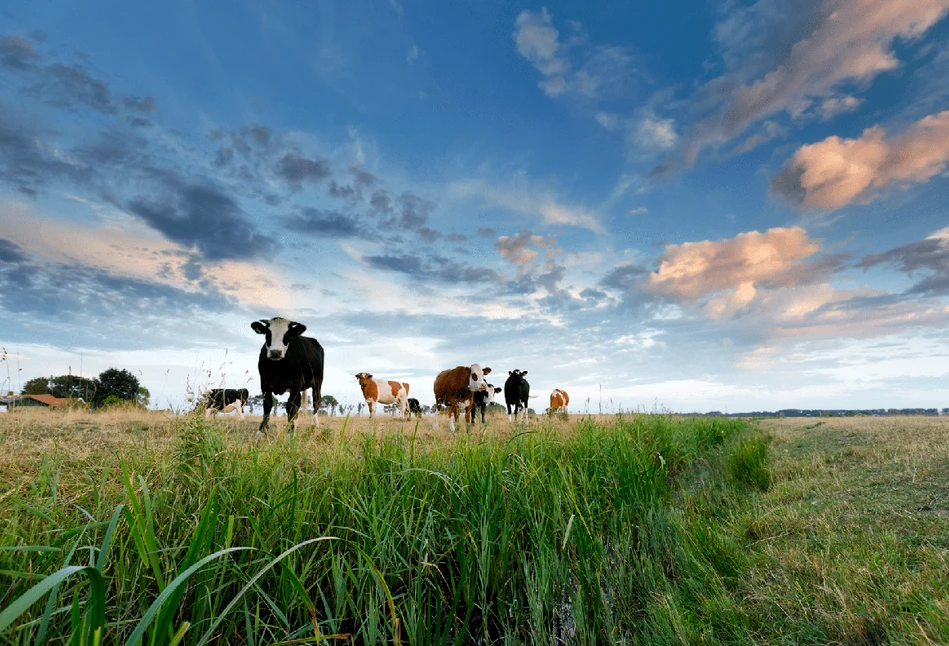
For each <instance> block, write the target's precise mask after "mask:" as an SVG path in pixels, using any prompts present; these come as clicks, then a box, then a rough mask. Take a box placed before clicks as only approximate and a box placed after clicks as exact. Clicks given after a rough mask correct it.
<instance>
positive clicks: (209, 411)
mask: <svg viewBox="0 0 949 646" xmlns="http://www.w3.org/2000/svg"><path fill="white" fill-rule="evenodd" d="M249 396H250V393H248V392H247V389H246V388H212V389H211V390H209V391H208V392H206V393H204V396H203V397H201V401H199V402H198V406H201V407H203V408H204V417H205V418H208V417H211V416H212V415H217V414H218V413H230V412H231V411H235V410H236V411H237V416H238V418H240V420H241V421H244V406H246V405H247V399H248V397H249Z"/></svg>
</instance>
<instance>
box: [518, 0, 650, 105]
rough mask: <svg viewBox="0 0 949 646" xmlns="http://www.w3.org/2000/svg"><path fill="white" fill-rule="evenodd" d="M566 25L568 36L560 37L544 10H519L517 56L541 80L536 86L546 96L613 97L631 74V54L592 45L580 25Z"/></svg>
mask: <svg viewBox="0 0 949 646" xmlns="http://www.w3.org/2000/svg"><path fill="white" fill-rule="evenodd" d="M568 24H569V26H570V28H571V34H570V35H569V36H567V37H566V38H562V37H561V34H560V31H559V30H558V29H557V28H556V27H554V24H553V18H552V16H551V15H550V13H549V12H548V11H547V9H546V8H542V9H541V10H540V11H530V10H525V11H522V12H521V13H520V14H519V15H518V17H517V20H515V21H514V33H513V37H514V42H515V45H516V47H517V51H518V53H519V54H520V55H521V56H523V57H524V58H525V59H527V60H528V61H529V62H530V63H531V64H532V65H533V66H534V68H535V69H537V71H538V72H540V73H541V75H542V77H543V78H542V80H541V81H539V82H538V83H537V85H538V87H540V88H541V89H542V90H543V91H544V94H546V95H547V96H549V97H557V96H561V95H575V96H579V97H584V98H587V99H594V98H598V97H601V96H604V95H610V94H614V93H615V91H616V89H617V88H618V87H621V86H622V85H623V83H624V82H625V81H626V79H627V78H628V77H629V75H630V72H629V70H630V65H631V63H632V56H631V54H630V53H629V51H628V50H627V49H625V48H623V47H618V46H610V45H597V46H594V45H591V44H590V43H589V42H588V41H587V38H586V36H585V34H584V32H583V26H582V25H581V24H580V23H578V22H574V21H568Z"/></svg>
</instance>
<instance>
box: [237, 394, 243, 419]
mask: <svg viewBox="0 0 949 646" xmlns="http://www.w3.org/2000/svg"><path fill="white" fill-rule="evenodd" d="M237 419H239V420H240V421H242V422H243V421H244V402H242V401H241V400H240V399H238V400H237Z"/></svg>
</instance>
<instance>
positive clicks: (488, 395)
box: [465, 384, 501, 424]
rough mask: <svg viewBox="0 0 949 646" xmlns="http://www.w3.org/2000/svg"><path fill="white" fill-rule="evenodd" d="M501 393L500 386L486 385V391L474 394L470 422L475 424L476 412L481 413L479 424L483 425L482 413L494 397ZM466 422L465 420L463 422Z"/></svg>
mask: <svg viewBox="0 0 949 646" xmlns="http://www.w3.org/2000/svg"><path fill="white" fill-rule="evenodd" d="M499 392H501V387H500V386H495V385H494V384H488V389H487V390H479V391H478V392H476V393H475V394H474V405H473V406H472V407H471V421H472V422H477V421H478V419H477V417H478V412H479V411H480V412H481V423H482V424H484V411H485V410H487V408H488V404H493V403H494V396H495V395H496V394H497V393H499ZM466 417H467V416H466ZM465 421H466V422H467V421H468V420H467V419H466V420H465Z"/></svg>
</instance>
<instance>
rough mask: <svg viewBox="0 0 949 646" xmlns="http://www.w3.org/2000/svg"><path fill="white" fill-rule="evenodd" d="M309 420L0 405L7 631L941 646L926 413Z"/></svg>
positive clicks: (939, 436) (29, 640) (937, 443)
mask: <svg viewBox="0 0 949 646" xmlns="http://www.w3.org/2000/svg"><path fill="white" fill-rule="evenodd" d="M321 419H322V420H323V425H322V426H321V427H320V428H306V427H304V426H302V425H300V426H298V430H297V432H296V433H295V434H293V435H292V436H290V435H287V434H285V433H284V432H283V423H284V422H285V419H284V418H277V419H276V420H275V422H276V424H275V425H274V426H275V428H274V431H273V432H272V433H271V435H270V436H268V437H265V438H263V439H261V440H259V441H256V442H255V441H254V432H255V430H256V425H257V423H258V421H259V418H254V417H251V416H249V417H248V419H247V420H246V421H244V422H243V423H241V422H238V421H237V420H236V419H233V418H227V419H224V418H219V419H218V420H212V421H206V420H204V419H203V418H201V417H198V416H177V417H169V416H163V415H161V414H159V413H147V414H146V413H140V412H125V413H122V412H112V413H102V414H88V413H79V412H55V411H22V412H18V413H15V414H7V415H0V642H2V643H12V644H39V643H51V644H65V643H71V644H72V643H75V644H97V643H102V644H136V643H147V644H204V643H212V644H304V643H310V644H324V643H325V644H333V643H341V644H342V643H359V644H377V643H398V644H502V643H503V644H522V643H527V644H565V643H577V644H598V643H617V644H622V643H627V644H669V643H681V644H699V643H709V644H726V643H727V644H752V643H758V644H773V643H788V644H798V643H813V644H826V643H842V644H875V643H913V644H930V643H947V642H949V615H947V609H949V602H947V600H949V593H947V588H949V585H947V583H946V579H947V578H949V577H946V573H947V572H949V569H947V567H946V565H947V563H946V561H947V553H949V552H947V550H949V499H947V492H949V472H947V471H949V447H947V444H949V442H947V440H949V424H947V423H946V422H944V421H943V420H941V419H932V420H930V419H924V418H917V419H908V418H884V419H873V420H858V419H849V420H848V419H844V420H839V419H829V420H814V419H810V420H774V421H770V420H769V421H762V422H746V421H743V420H730V419H721V418H680V417H676V416H671V415H658V414H653V415H647V414H635V415H631V414H619V415H603V416H570V417H569V418H567V417H555V418H546V417H541V418H537V419H534V420H532V421H531V422H529V423H528V424H526V425H525V424H521V425H514V424H511V423H509V422H508V421H507V419H506V418H505V417H503V416H500V417H495V418H491V419H490V420H489V423H488V424H487V425H486V426H485V427H482V426H480V425H478V426H473V427H471V428H470V429H469V430H467V431H465V430H461V431H458V432H456V433H454V434H450V433H449V432H448V431H447V424H442V425H441V427H440V430H439V432H438V433H436V432H435V431H434V430H433V429H432V419H431V418H430V417H429V418H425V419H423V420H421V421H417V420H411V421H408V420H405V421H401V420H396V419H391V418H385V417H382V418H380V419H379V420H378V421H377V422H376V423H375V424H371V423H370V421H369V420H368V419H367V418H364V417H363V418H353V419H343V418H339V417H336V418H321ZM444 421H445V420H443V422H444Z"/></svg>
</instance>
